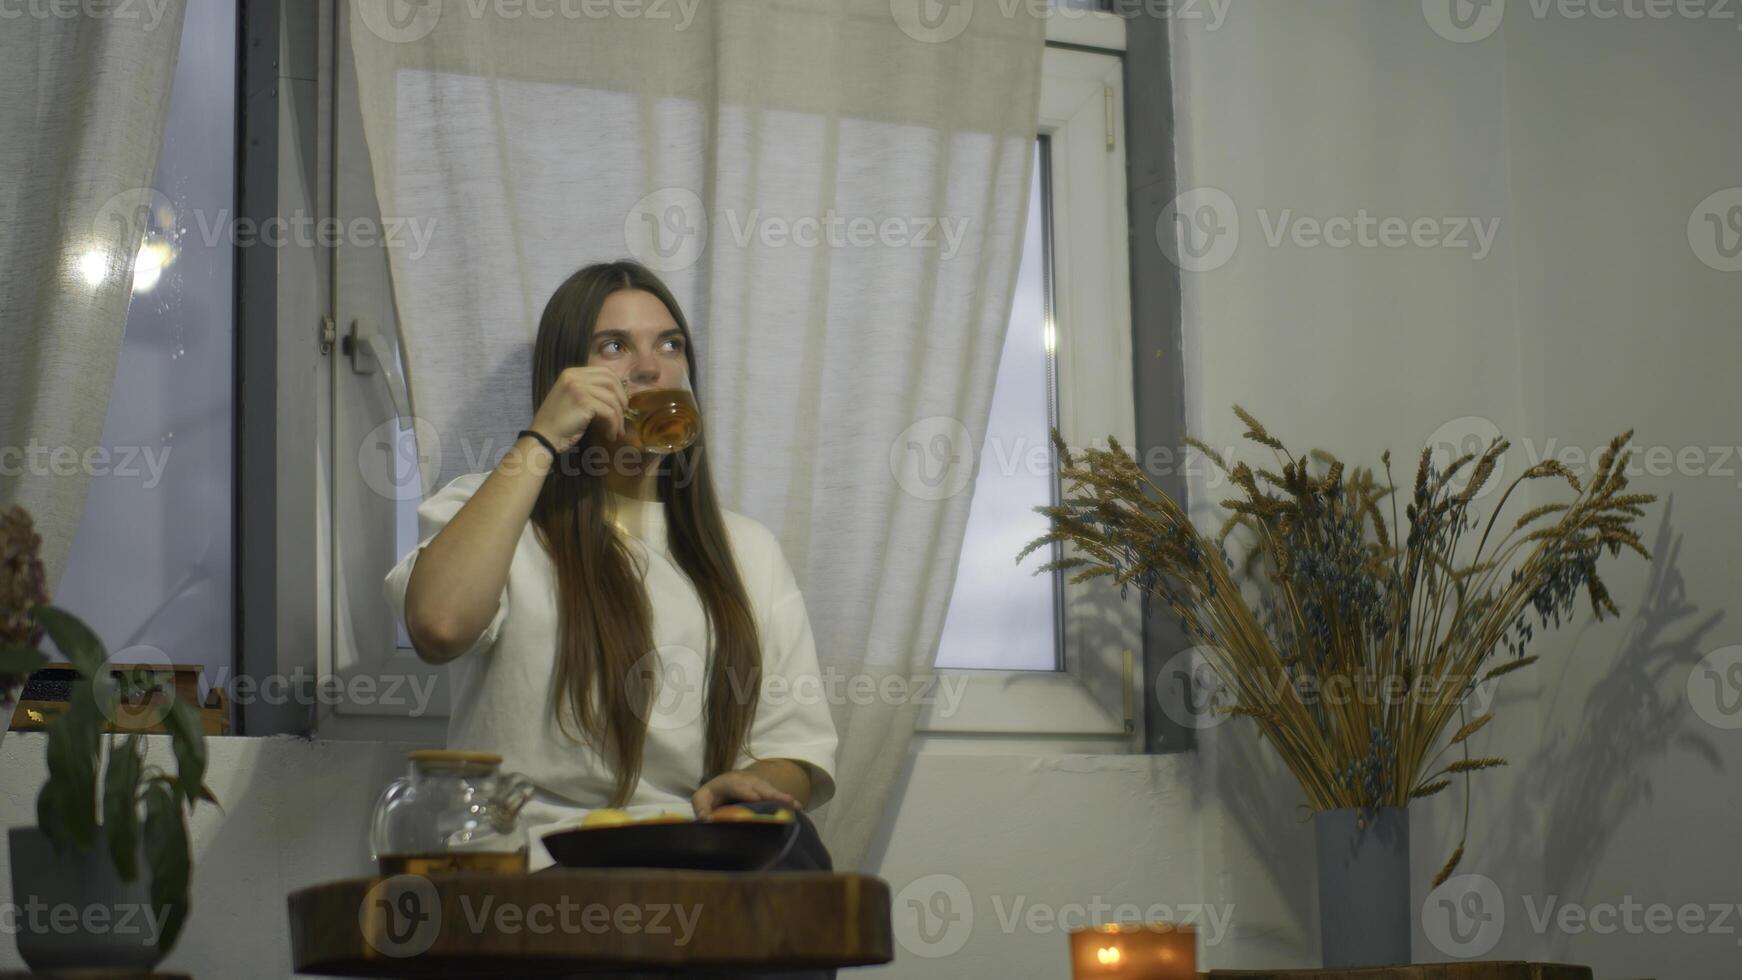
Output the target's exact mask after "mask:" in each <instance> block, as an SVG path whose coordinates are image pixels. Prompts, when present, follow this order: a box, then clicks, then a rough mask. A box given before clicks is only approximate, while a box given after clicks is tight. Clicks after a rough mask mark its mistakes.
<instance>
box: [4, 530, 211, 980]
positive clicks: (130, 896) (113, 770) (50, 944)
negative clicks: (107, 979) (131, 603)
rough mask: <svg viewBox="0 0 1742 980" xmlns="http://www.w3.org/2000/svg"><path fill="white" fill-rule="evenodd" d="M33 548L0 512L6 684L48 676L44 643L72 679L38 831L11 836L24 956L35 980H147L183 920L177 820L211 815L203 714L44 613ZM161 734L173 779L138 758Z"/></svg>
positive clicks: (71, 622)
mask: <svg viewBox="0 0 1742 980" xmlns="http://www.w3.org/2000/svg"><path fill="white" fill-rule="evenodd" d="M39 547H40V538H39V537H38V536H37V535H36V534H35V533H34V531H33V530H32V527H31V522H30V516H29V514H28V513H27V512H25V511H24V510H23V509H22V508H19V507H9V508H5V509H4V510H0V548H3V549H4V551H0V577H3V578H4V579H5V582H4V583H3V584H0V599H3V600H4V601H5V602H6V605H4V606H0V676H11V677H14V678H17V677H23V676H28V675H29V674H30V673H31V672H33V671H35V670H37V669H39V668H41V667H42V666H43V665H45V664H46V663H48V658H47V657H45V656H44V655H43V654H42V652H41V651H39V650H38V649H37V645H38V644H39V643H40V642H41V640H42V638H43V637H44V636H47V637H48V638H49V639H50V640H52V641H53V642H54V645H55V648H56V649H57V650H58V651H59V653H60V656H61V657H62V658H64V659H65V660H66V661H67V662H68V663H70V664H71V665H72V667H73V669H74V671H75V672H76V674H77V679H76V680H74V681H73V683H72V687H71V691H70V696H69V699H68V701H67V704H66V708H65V710H63V711H62V712H60V713H59V714H57V715H55V716H54V717H53V718H51V719H50V720H49V721H48V723H47V725H46V726H45V734H46V735H47V742H46V745H45V756H46V759H47V763H48V780H47V781H46V782H45V783H44V784H43V786H42V789H41V791H40V792H39V793H38V795H37V799H36V816H37V826H35V827H15V828H11V829H10V830H9V831H8V835H7V836H8V846H9V847H10V857H11V864H12V895H13V902H14V903H15V904H16V905H17V906H18V907H19V908H21V909H23V910H24V912H23V913H21V914H20V916H19V929H18V932H17V936H18V952H19V955H20V956H21V957H22V958H23V959H24V961H25V962H26V963H27V964H29V965H30V967H31V968H32V969H34V970H39V971H58V970H69V969H84V968H112V969H113V968H120V969H133V970H138V971H141V972H145V971H149V970H150V969H151V968H152V967H154V966H155V965H156V964H157V963H158V962H159V961H161V960H162V959H163V957H164V956H165V955H167V954H168V952H169V951H170V949H171V948H172V947H173V946H174V945H175V941H176V938H177V937H178V936H179V935H180V933H181V928H182V925H183V924H184V923H185V922H186V920H187V915H188V904H189V900H188V885H189V880H190V875H191V870H192V859H191V857H190V851H189V846H188V832H187V823H186V820H185V819H184V814H183V807H184V806H185V807H186V808H188V809H189V810H190V811H191V810H192V809H193V807H194V806H195V804H196V802H197V801H199V800H202V799H204V800H207V801H209V802H211V803H213V804H216V803H217V802H218V801H217V798H216V797H215V796H213V795H212V792H211V790H210V789H209V788H207V787H206V785H205V771H206V742H205V735H204V733H203V732H202V731H201V728H200V716H199V711H198V710H197V709H196V708H195V707H194V706H193V705H191V704H189V703H187V702H186V701H184V700H181V699H180V698H178V697H177V696H176V694H175V688H174V684H173V678H172V677H171V676H170V675H169V674H168V672H166V671H163V670H161V669H159V668H154V667H152V666H149V665H147V666H124V665H115V664H111V663H110V662H109V655H108V653H107V651H106V650H105V649H104V647H103V643H102V641H101V640H100V639H98V638H97V635H96V634H95V633H94V632H92V630H91V629H90V627H89V626H87V625H86V624H85V623H84V622H82V621H81V620H80V619H79V618H78V617H77V616H74V615H73V614H71V613H69V612H67V611H66V610H63V609H59V608H57V607H55V606H53V605H50V604H49V603H48V601H47V596H46V594H45V591H44V590H43V589H42V570H41V561H40V559H39V558H38V548H39ZM159 722H161V723H162V725H163V727H164V729H165V731H166V732H167V733H168V735H169V741H170V746H171V749H172V752H173V754H174V757H175V772H174V773H171V772H168V771H166V770H165V769H163V768H162V767H160V766H157V765H154V764H151V763H150V762H149V761H148V760H147V758H146V736H145V734H144V733H143V731H142V729H145V728H149V727H152V726H155V725H157V724H158V723H159ZM105 731H107V732H108V734H107V736H105ZM32 902H34V903H36V904H35V908H36V909H38V912H37V913H36V914H30V909H31V907H32V906H31V905H30V903H32ZM63 906H70V907H72V908H73V909H75V910H77V911H78V916H77V923H78V924H77V925H76V926H74V927H71V928H69V927H68V926H67V924H66V922H67V920H66V919H65V918H64V917H62V916H58V915H55V914H54V913H53V911H52V910H54V909H57V908H60V907H63Z"/></svg>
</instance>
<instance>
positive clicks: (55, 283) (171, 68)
mask: <svg viewBox="0 0 1742 980" xmlns="http://www.w3.org/2000/svg"><path fill="white" fill-rule="evenodd" d="M55 6H56V5H31V6H29V7H21V8H19V10H18V11H17V16H11V17H8V18H6V20H5V26H4V28H3V29H0V174H4V175H5V178H4V179H3V180H0V332H3V334H4V338H5V339H4V347H5V356H4V357H0V450H4V451H5V452H6V456H5V458H4V459H0V504H18V505H20V506H23V507H24V508H26V509H27V510H29V511H30V513H31V516H32V517H33V518H34V519H35V522H36V530H37V532H38V533H39V534H41V535H42V558H43V566H44V569H45V571H46V572H47V577H48V585H49V589H50V590H51V591H52V590H53V589H54V587H55V585H56V584H57V583H58V582H59V581H60V577H61V573H62V572H64V571H65V570H66V559H67V554H68V552H69V551H70V550H71V548H72V543H73V532H74V530H75V529H77V527H78V523H79V517H80V515H81V514H82V513H83V511H84V506H85V490H86V488H87V487H88V486H89V483H90V476H89V474H88V473H86V472H85V470H84V467H82V466H80V465H78V462H77V460H83V459H84V458H85V452H86V450H87V449H89V448H90V447H93V446H96V445H97V444H98V443H99V442H100V441H101V440H102V438H103V415H104V412H105V411H106V409H107V408H108V403H109V400H108V395H109V385H110V382H111V381H112V380H113V379H114V376H115V364H116V361H117V359H118V358H119V356H120V352H121V332H122V327H123V326H124V325H125V324H126V321H127V302H128V299H129V298H130V297H131V296H132V293H133V260H134V257H135V256H136V255H137V254H138V252H139V244H140V241H141V240H142V239H143V237H144V234H145V224H146V217H147V215H148V214H149V213H150V208H152V207H153V206H154V205H155V204H156V202H157V201H160V200H161V195H158V194H156V192H154V191H152V190H151V189H150V188H151V178H152V174H153V172H154V171H155V170H156V168H157V157H158V151H159V150H160V149H161V148H162V145H163V125H164V120H165V117H166V116H167V115H168V112H169V93H170V87H171V85H172V84H173V83H174V81H175V62H176V55H177V52H178V51H179V49H180V46H181V24H182V14H183V10H184V5H183V0H163V2H159V3H150V4H144V3H142V4H138V5H134V6H129V7H128V8H127V9H125V10H123V9H121V8H120V7H119V6H117V7H116V9H114V10H110V11H106V12H104V13H103V14H102V15H101V16H99V15H97V13H96V12H95V11H94V10H91V9H90V8H89V5H83V6H81V5H77V4H73V5H69V6H67V7H66V9H63V10H60V11H58V12H56V11H55V10H54V9H53V8H54V7H55ZM75 457H76V459H75Z"/></svg>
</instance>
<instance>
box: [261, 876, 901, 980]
mask: <svg viewBox="0 0 1742 980" xmlns="http://www.w3.org/2000/svg"><path fill="white" fill-rule="evenodd" d="M288 902H289V910H290V949H291V961H292V967H293V969H294V970H295V971H296V972H297V973H309V974H320V975H325V976H345V977H430V976H449V977H451V976H459V975H464V974H466V973H470V972H476V973H477V974H478V975H480V976H522V977H526V976H561V975H564V974H569V973H582V972H588V971H602V970H634V969H647V968H652V969H666V970H683V969H686V968H737V969H746V970H752V969H758V968H786V969H805V968H812V969H814V968H826V967H846V966H863V965H867V964H873V963H888V962H889V961H890V960H892V959H894V958H895V950H894V940H893V932H892V929H891V926H890V916H889V910H890V900H889V884H888V883H887V882H885V881H884V880H883V879H881V878H878V877H876V876H873V875H865V874H857V873H854V874H842V873H837V872H828V871H774V872H754V873H750V872H735V871H677V870H663V869H639V868H635V869H629V868H620V869H619V868H613V869H568V868H550V869H546V870H544V871H540V872H538V873H535V874H520V875H504V874H485V873H478V872H454V873H446V874H433V875H429V876H427V877H425V876H422V875H397V876H394V877H390V878H381V877H367V878H348V879H345V880H342V881H333V882H327V883H325V884H320V885H312V886H310V887H307V888H302V889H299V890H297V891H294V892H292V893H291V894H290V897H289V900H288Z"/></svg>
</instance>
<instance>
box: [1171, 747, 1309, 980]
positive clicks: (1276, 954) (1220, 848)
mask: <svg viewBox="0 0 1742 980" xmlns="http://www.w3.org/2000/svg"><path fill="white" fill-rule="evenodd" d="M1200 717H1202V718H1203V721H1202V722H1200V723H1205V724H1208V725H1209V727H1206V728H1205V729H1204V730H1202V731H1200V732H1199V733H1198V751H1197V753H1196V757H1197V765H1196V766H1194V767H1193V774H1194V778H1195V780H1196V782H1197V785H1196V786H1195V787H1194V791H1193V793H1192V799H1193V800H1194V801H1196V803H1197V805H1198V806H1199V807H1200V812H1202V815H1203V822H1202V833H1201V838H1200V839H1201V841H1202V846H1203V862H1204V900H1205V901H1206V902H1212V903H1218V904H1222V905H1229V906H1231V907H1232V910H1231V917H1230V920H1229V921H1230V924H1231V925H1230V929H1229V935H1228V937H1227V938H1226V940H1225V943H1226V944H1227V946H1226V948H1224V949H1220V950H1217V949H1205V950H1204V951H1203V956H1204V959H1205V961H1206V965H1209V966H1214V967H1217V968H1223V969H1225V968H1231V967H1239V968H1254V969H1265V968H1271V967H1283V966H1289V965H1296V966H1298V965H1299V964H1301V963H1305V962H1315V963H1316V962H1317V961H1318V952H1319V950H1318V938H1317V937H1318V918H1317V914H1318V895H1317V882H1318V877H1317V875H1318V870H1317V869H1318V865H1317V857H1316V854H1315V852H1314V850H1313V827H1312V810H1311V809H1310V808H1309V807H1308V805H1307V802H1306V797H1305V794H1304V793H1302V791H1301V788H1300V783H1299V782H1298V781H1297V780H1296V779H1295V777H1294V774H1293V773H1291V772H1290V771H1289V770H1288V767H1287V766H1286V765H1284V764H1283V762H1282V759H1281V758H1280V757H1279V756H1278V755H1277V754H1276V751H1275V750H1274V749H1272V748H1271V747H1270V746H1268V745H1266V744H1264V741H1263V738H1262V737H1261V736H1260V735H1259V732H1258V728H1257V725H1256V724H1254V723H1253V722H1252V721H1251V720H1250V719H1247V718H1241V717H1234V716H1230V715H1216V716H1214V717H1215V718H1217V719H1220V720H1219V721H1217V722H1209V721H1208V717H1207V716H1200ZM1206 804H1208V805H1209V807H1210V808H1209V809H1208V810H1207V811H1205V810H1204V808H1205V807H1206Z"/></svg>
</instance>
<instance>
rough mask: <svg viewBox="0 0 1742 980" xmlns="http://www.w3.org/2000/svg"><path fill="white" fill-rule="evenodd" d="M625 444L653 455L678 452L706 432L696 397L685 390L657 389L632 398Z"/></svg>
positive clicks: (626, 416) (631, 396)
mask: <svg viewBox="0 0 1742 980" xmlns="http://www.w3.org/2000/svg"><path fill="white" fill-rule="evenodd" d="M623 422H624V426H625V432H624V435H623V438H624V441H625V442H627V443H628V444H629V445H631V446H635V447H636V448H638V449H645V450H647V451H648V452H650V453H675V452H677V451H678V450H680V449H687V448H689V447H690V446H691V445H692V444H694V443H695V441H696V437H697V436H699V435H701V431H702V413H701V412H700V411H699V410H697V408H696V396H695V395H694V394H692V393H690V392H689V391H688V390H687V389H684V388H653V389H649V390H647V391H638V392H636V393H635V394H633V395H630V396H629V410H628V411H627V412H625V413H623Z"/></svg>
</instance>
